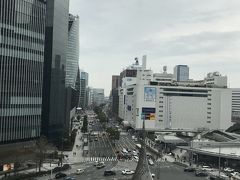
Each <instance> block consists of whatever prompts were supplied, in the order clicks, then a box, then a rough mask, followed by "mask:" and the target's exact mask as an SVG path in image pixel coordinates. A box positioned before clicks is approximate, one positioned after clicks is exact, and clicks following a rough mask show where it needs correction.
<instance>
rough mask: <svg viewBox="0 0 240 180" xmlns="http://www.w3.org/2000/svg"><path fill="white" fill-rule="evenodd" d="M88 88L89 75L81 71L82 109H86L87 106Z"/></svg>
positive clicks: (80, 101)
mask: <svg viewBox="0 0 240 180" xmlns="http://www.w3.org/2000/svg"><path fill="white" fill-rule="evenodd" d="M87 86H88V73H87V72H84V71H80V97H79V103H80V107H82V108H85V107H86V106H87V99H86V93H87V92H86V88H87Z"/></svg>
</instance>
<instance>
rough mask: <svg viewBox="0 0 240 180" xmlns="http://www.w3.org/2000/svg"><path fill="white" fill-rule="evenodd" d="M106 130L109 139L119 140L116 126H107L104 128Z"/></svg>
mask: <svg viewBox="0 0 240 180" xmlns="http://www.w3.org/2000/svg"><path fill="white" fill-rule="evenodd" d="M106 132H107V133H108V135H109V137H110V139H112V140H119V138H120V132H119V131H118V130H117V129H116V128H112V127H108V128H107V129H106Z"/></svg>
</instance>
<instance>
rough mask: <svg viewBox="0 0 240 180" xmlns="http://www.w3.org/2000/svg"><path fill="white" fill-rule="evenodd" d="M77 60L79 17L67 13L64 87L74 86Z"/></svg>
mask: <svg viewBox="0 0 240 180" xmlns="http://www.w3.org/2000/svg"><path fill="white" fill-rule="evenodd" d="M78 60H79V17H78V16H73V15H72V14H69V21H68V48H67V63H66V82H65V83H66V87H67V86H71V87H75V82H76V78H77V72H78Z"/></svg>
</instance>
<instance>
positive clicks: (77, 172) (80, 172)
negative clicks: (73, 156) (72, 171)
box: [76, 169, 84, 175]
mask: <svg viewBox="0 0 240 180" xmlns="http://www.w3.org/2000/svg"><path fill="white" fill-rule="evenodd" d="M83 172H84V170H83V169H77V170H76V174H77V175H78V174H82V173H83Z"/></svg>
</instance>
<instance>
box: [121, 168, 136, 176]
mask: <svg viewBox="0 0 240 180" xmlns="http://www.w3.org/2000/svg"><path fill="white" fill-rule="evenodd" d="M122 174H123V175H132V174H134V171H130V170H129V169H124V170H123V171H122Z"/></svg>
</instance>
